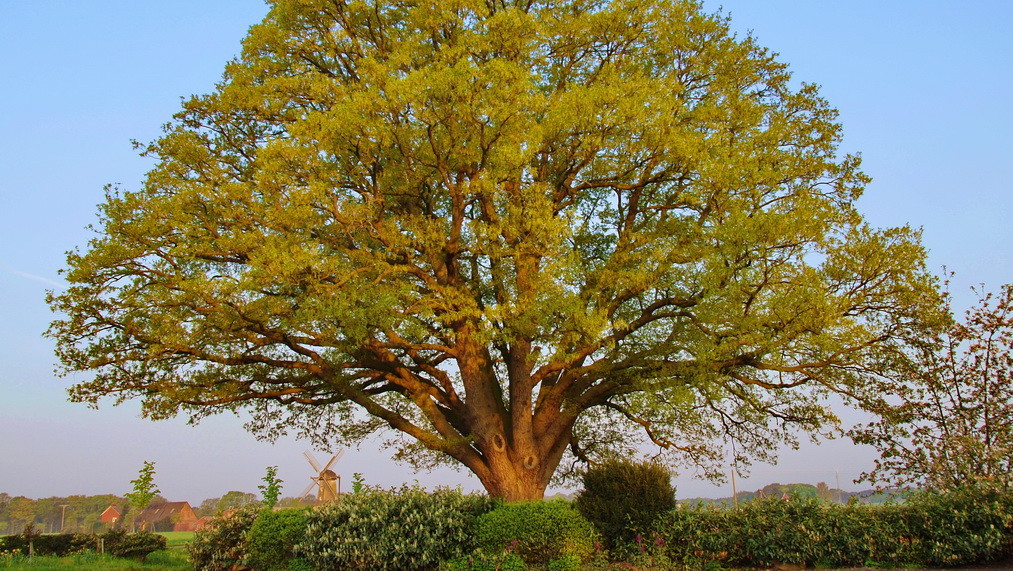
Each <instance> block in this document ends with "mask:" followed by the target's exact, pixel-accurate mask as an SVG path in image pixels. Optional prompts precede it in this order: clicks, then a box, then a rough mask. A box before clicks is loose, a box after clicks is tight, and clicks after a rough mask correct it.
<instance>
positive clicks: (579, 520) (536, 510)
mask: <svg viewBox="0 0 1013 571" xmlns="http://www.w3.org/2000/svg"><path fill="white" fill-rule="evenodd" d="M475 535H476V541H477V543H478V545H479V547H481V548H482V549H483V550H485V551H486V552H488V553H498V552H502V551H503V550H510V551H512V552H514V553H516V554H517V555H519V556H520V557H521V558H522V559H523V560H524V561H525V562H527V563H536V564H548V563H549V562H550V561H553V560H556V559H560V558H561V557H564V556H575V557H577V558H578V559H579V560H585V559H588V558H589V557H590V556H591V554H592V553H594V550H595V541H597V540H598V532H596V531H595V529H594V526H593V525H592V524H591V522H589V521H587V520H586V519H584V516H582V515H580V512H578V511H577V510H575V509H573V507H572V506H571V505H570V504H569V502H566V501H563V500H551V501H535V502H518V503H512V504H504V505H501V506H499V507H497V508H496V509H494V510H492V511H490V512H488V513H486V514H483V515H482V516H481V517H479V518H478V525H477V527H476V529H475Z"/></svg>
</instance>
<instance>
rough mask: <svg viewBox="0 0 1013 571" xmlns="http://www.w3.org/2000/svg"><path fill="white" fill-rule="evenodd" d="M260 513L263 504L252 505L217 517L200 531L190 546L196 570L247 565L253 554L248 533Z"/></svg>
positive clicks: (203, 570) (215, 570) (213, 569)
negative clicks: (248, 540) (247, 538)
mask: <svg viewBox="0 0 1013 571" xmlns="http://www.w3.org/2000/svg"><path fill="white" fill-rule="evenodd" d="M259 514H260V505H258V504H250V505H247V506H243V507H241V508H238V509H236V510H235V511H233V512H232V513H230V514H229V515H225V516H219V517H216V518H214V519H213V520H211V521H210V522H208V524H207V525H205V526H204V527H202V528H201V529H199V530H197V532H196V533H194V534H193V541H192V542H191V543H190V545H189V547H188V550H189V552H190V561H191V563H193V567H194V569H201V570H202V571H226V570H227V569H229V568H231V567H232V566H233V565H242V564H244V563H245V562H246V558H247V557H248V555H249V551H248V547H247V544H246V536H247V534H248V533H249V532H250V527H252V526H253V522H254V521H256V519H257V516H258V515H259Z"/></svg>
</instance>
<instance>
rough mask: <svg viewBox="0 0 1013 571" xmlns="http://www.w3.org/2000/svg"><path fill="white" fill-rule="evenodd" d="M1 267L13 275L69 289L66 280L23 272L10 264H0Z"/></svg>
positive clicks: (61, 288)
mask: <svg viewBox="0 0 1013 571" xmlns="http://www.w3.org/2000/svg"><path fill="white" fill-rule="evenodd" d="M0 269H2V270H3V271H5V272H7V273H8V274H13V275H15V276H18V277H20V278H25V279H28V280H32V281H36V282H42V283H44V284H46V285H51V286H53V287H55V288H57V289H60V290H64V289H67V284H66V282H58V281H55V280H51V279H49V278H44V277H42V276H37V275H35V274H30V273H28V272H23V271H21V270H18V269H15V268H12V267H10V266H8V265H6V264H0Z"/></svg>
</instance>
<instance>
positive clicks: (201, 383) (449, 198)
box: [50, 0, 934, 499]
mask: <svg viewBox="0 0 1013 571" xmlns="http://www.w3.org/2000/svg"><path fill="white" fill-rule="evenodd" d="M839 141H840V126H839V125H838V124H837V123H836V112H835V111H834V110H833V109H832V108H831V107H830V106H829V105H828V104H827V102H826V101H824V100H823V99H822V98H820V97H819V96H818V93H817V89H816V87H814V86H812V85H806V84H802V85H797V84H796V83H794V82H793V81H792V79H791V77H790V74H789V72H788V71H787V69H786V66H785V65H784V64H782V63H779V62H778V61H776V60H775V58H774V57H773V55H772V54H770V53H769V52H768V51H767V50H765V49H763V48H762V47H760V46H758V45H756V43H755V42H754V41H753V40H752V39H751V38H749V37H745V38H739V37H736V36H735V35H733V34H732V33H731V32H730V31H729V28H728V22H727V20H726V19H725V18H723V17H720V16H714V15H709V14H706V13H704V12H702V10H701V7H700V6H699V4H697V3H695V2H683V1H677V0H611V1H610V0H551V1H544V2H543V1H521V2H501V1H499V0H490V1H478V0H431V1H430V2H421V3H420V2H416V1H414V0H366V1H346V0H327V1H325V0H275V1H274V2H272V8H271V11H270V14H269V15H268V16H267V18H266V19H265V21H264V22H263V23H262V24H260V25H258V26H255V27H253V28H252V29H251V31H250V33H249V36H248V37H247V38H246V40H245V42H244V49H243V52H242V56H241V57H239V58H238V59H237V60H236V61H234V62H232V63H230V64H229V65H228V66H227V68H226V73H225V75H224V78H223V80H222V81H221V83H219V84H218V85H217V86H216V89H215V90H214V92H213V93H211V94H210V95H205V96H198V97H193V98H191V99H190V100H189V101H187V102H185V103H184V105H183V109H182V111H180V112H179V113H178V114H177V115H176V117H175V120H174V122H172V123H171V124H170V125H169V126H168V127H167V128H166V132H165V135H164V136H163V137H162V138H160V139H159V140H157V141H155V142H154V143H152V144H150V146H148V147H147V148H146V152H147V154H148V155H149V156H152V157H155V158H156V159H157V166H156V167H155V168H154V169H153V170H152V171H151V172H150V173H149V174H148V177H147V179H146V181H145V183H144V184H143V186H142V187H141V188H140V189H138V190H135V191H129V192H120V191H118V190H116V189H113V190H111V191H110V192H109V193H108V196H107V199H106V201H105V203H104V204H103V205H102V206H101V214H102V227H101V229H100V231H99V233H98V236H97V237H96V238H95V239H94V240H92V241H91V242H90V243H89V245H88V247H87V248H86V249H85V251H84V252H77V253H72V254H71V255H70V257H69V265H70V269H69V271H68V273H67V278H68V281H69V282H70V283H71V284H72V285H71V287H70V288H69V289H67V290H66V291H65V292H62V293H59V294H57V295H53V296H51V304H52V306H53V308H54V309H55V310H57V311H59V312H62V314H63V315H64V316H65V317H62V318H60V319H59V320H58V321H56V322H55V323H54V324H53V326H52V328H51V330H50V335H51V336H53V337H54V338H55V339H56V340H57V343H58V353H59V356H60V358H61V360H62V362H63V365H64V367H65V369H66V371H86V370H87V371H93V372H94V378H93V379H92V380H88V381H85V382H82V383H80V384H78V385H77V386H75V387H73V389H72V391H71V394H72V398H73V399H76V400H79V401H86V402H89V403H95V402H96V401H97V400H98V399H100V398H101V397H103V396H106V395H114V396H115V397H116V398H117V399H120V400H122V399H129V398H139V399H141V400H142V402H143V410H144V412H145V414H147V415H149V416H150V417H152V418H163V417H168V416H172V415H175V414H178V413H184V414H188V415H190V416H191V417H192V418H194V419H199V418H200V417H202V416H204V415H206V414H211V413H215V412H219V411H223V410H238V409H241V408H248V409H250V410H252V411H253V418H254V420H253V422H252V423H251V428H253V429H255V430H257V431H258V432H259V433H261V434H264V435H267V436H270V435H274V434H277V433H278V432H279V431H282V430H286V429H297V430H301V431H302V432H303V433H304V434H307V435H311V436H314V437H317V438H319V439H323V440H326V439H337V440H355V439H357V438H361V437H363V436H364V435H366V434H369V433H371V432H373V431H375V430H377V429H379V428H389V429H393V430H394V431H395V434H400V435H402V436H404V437H406V438H401V439H398V438H394V439H393V443H394V444H395V445H398V446H400V454H401V456H402V457H404V458H407V459H411V460H415V461H416V462H423V460H424V459H425V458H431V457H433V456H432V455H429V456H426V455H423V454H421V452H420V449H425V450H428V451H432V452H435V456H436V457H440V458H444V459H452V460H454V461H457V462H460V463H461V464H463V465H464V466H466V467H467V468H468V469H470V470H471V471H473V472H474V473H475V474H476V475H477V476H478V477H479V478H480V479H481V481H482V482H483V484H484V485H485V486H486V487H487V488H488V489H489V490H490V492H492V493H493V494H495V495H499V496H503V497H507V498H510V499H524V498H531V497H540V496H541V494H542V492H543V491H544V489H545V486H546V484H547V483H548V481H549V478H550V477H552V475H553V474H554V473H555V472H556V469H557V466H559V464H560V461H561V459H562V458H563V456H564V454H566V453H568V454H572V455H573V457H575V458H586V457H589V456H591V457H593V456H596V455H597V456H600V455H604V454H608V453H615V452H616V451H617V450H625V449H628V447H630V446H634V445H635V442H634V440H631V439H635V438H636V434H640V433H641V432H640V431H643V432H642V433H644V434H646V435H647V437H648V438H649V439H651V440H652V441H653V442H654V443H656V444H658V445H659V446H661V447H662V448H664V449H668V450H670V451H677V452H678V453H679V454H681V456H680V457H684V458H688V459H689V460H691V461H693V462H696V463H698V464H701V465H703V466H705V467H710V468H713V467H714V464H713V461H715V460H716V459H718V458H719V457H720V454H721V452H720V450H719V448H720V446H723V442H725V441H727V439H731V441H733V442H735V444H736V446H735V449H736V451H737V453H739V454H741V455H743V456H749V455H760V456H763V455H765V454H766V453H767V452H769V451H770V450H771V448H772V446H773V444H774V443H775V442H776V441H777V440H778V439H779V438H783V437H788V438H790V436H789V435H788V433H787V432H785V431H784V430H783V429H784V428H785V427H786V426H787V425H788V424H792V423H796V424H800V425H802V427H803V428H805V429H807V430H815V429H817V428H818V427H820V426H821V425H822V423H824V422H825V421H827V420H833V415H832V414H831V413H830V411H828V410H826V409H825V407H823V406H822V405H821V404H820V402H821V401H820V398H821V397H822V396H823V395H824V394H825V393H826V392H827V391H839V392H844V393H847V394H852V395H855V394H858V393H860V392H861V390H862V387H863V386H864V385H863V376H864V375H865V374H866V373H867V372H868V371H869V370H870V367H876V366H878V365H880V364H882V361H883V360H884V359H888V358H889V357H890V355H892V354H894V353H895V349H896V346H897V344H898V343H900V342H902V341H903V339H904V338H905V337H906V336H908V335H909V334H910V333H911V328H912V325H913V324H914V323H915V322H916V321H917V316H918V314H919V312H920V311H921V310H922V309H923V307H924V306H926V305H930V302H931V301H932V300H933V298H934V293H933V292H934V290H933V289H932V284H931V283H930V282H931V280H930V279H929V278H928V277H927V274H926V272H925V271H924V267H923V251H922V249H921V247H920V246H919V244H918V238H917V235H916V232H913V231H911V230H910V229H907V228H894V229H886V230H877V229H873V228H870V227H869V226H868V225H867V224H866V223H865V222H864V221H863V220H862V218H861V217H860V215H859V214H858V213H857V212H856V210H855V208H854V202H855V200H856V199H857V197H858V196H859V195H860V193H861V191H862V189H863V186H864V184H865V183H866V182H867V179H866V177H865V176H864V175H863V174H862V173H861V172H860V171H859V161H858V159H857V158H856V157H853V156H842V155H840V154H839V153H838V150H837V146H838V144H839Z"/></svg>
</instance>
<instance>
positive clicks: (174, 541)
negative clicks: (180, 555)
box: [158, 531, 193, 549]
mask: <svg viewBox="0 0 1013 571" xmlns="http://www.w3.org/2000/svg"><path fill="white" fill-rule="evenodd" d="M158 535H161V536H164V537H165V540H166V547H168V548H169V549H181V548H183V547H186V546H187V545H189V544H190V542H191V541H193V532H192V531H162V532H159V533H158Z"/></svg>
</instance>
